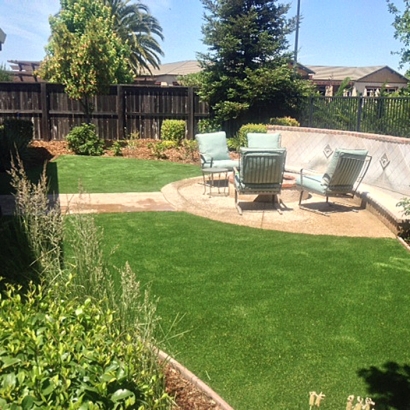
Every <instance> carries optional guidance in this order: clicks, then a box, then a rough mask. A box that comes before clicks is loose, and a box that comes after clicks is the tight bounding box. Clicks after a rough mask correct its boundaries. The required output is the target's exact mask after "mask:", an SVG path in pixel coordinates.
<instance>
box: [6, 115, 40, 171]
mask: <svg viewBox="0 0 410 410" xmlns="http://www.w3.org/2000/svg"><path fill="white" fill-rule="evenodd" d="M32 139H33V123H32V122H31V121H27V120H19V119H14V118H13V119H5V120H4V121H3V125H0V168H2V169H3V170H6V169H9V168H10V165H11V161H12V159H16V158H17V157H19V158H21V159H22V160H23V161H25V160H26V159H28V152H29V151H28V146H29V144H30V142H31V140H32Z"/></svg>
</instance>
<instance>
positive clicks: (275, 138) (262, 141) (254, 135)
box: [246, 132, 282, 148]
mask: <svg viewBox="0 0 410 410" xmlns="http://www.w3.org/2000/svg"><path fill="white" fill-rule="evenodd" d="M246 139H247V140H248V148H281V142H282V136H281V135H280V134H279V133H274V134H270V133H261V132H248V133H247V134H246Z"/></svg>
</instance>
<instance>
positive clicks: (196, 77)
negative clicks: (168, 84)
mask: <svg viewBox="0 0 410 410" xmlns="http://www.w3.org/2000/svg"><path fill="white" fill-rule="evenodd" d="M177 80H178V82H179V83H180V84H181V85H183V86H184V87H200V86H201V85H202V82H203V74H202V73H201V72H198V73H191V74H186V75H181V76H179V77H178V78H177Z"/></svg>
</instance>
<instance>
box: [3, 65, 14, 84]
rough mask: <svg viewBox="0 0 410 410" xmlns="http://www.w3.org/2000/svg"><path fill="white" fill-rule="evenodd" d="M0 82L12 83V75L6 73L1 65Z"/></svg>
mask: <svg viewBox="0 0 410 410" xmlns="http://www.w3.org/2000/svg"><path fill="white" fill-rule="evenodd" d="M0 81H13V78H12V75H11V74H10V73H9V72H8V71H7V67H6V65H5V64H3V63H0Z"/></svg>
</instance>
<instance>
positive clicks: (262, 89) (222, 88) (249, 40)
mask: <svg viewBox="0 0 410 410" xmlns="http://www.w3.org/2000/svg"><path fill="white" fill-rule="evenodd" d="M201 1H202V3H203V5H204V7H205V10H206V12H205V15H204V18H205V24H204V26H203V27H202V33H203V35H204V43H205V44H206V45H207V46H208V48H209V52H208V53H206V54H199V55H198V60H199V63H200V65H201V67H202V69H203V71H202V73H201V77H202V85H201V87H200V90H199V94H200V96H201V97H202V99H203V100H205V101H207V102H208V103H209V104H210V107H211V109H212V110H213V112H214V114H215V116H216V117H217V118H218V119H219V120H220V121H221V122H222V121H226V120H231V119H237V120H238V125H240V123H244V122H249V121H252V122H254V121H266V120H267V119H268V118H269V116H271V117H273V116H279V115H282V114H285V113H286V114H288V115H289V114H290V113H291V112H293V111H294V110H295V109H296V108H297V100H298V99H299V97H300V96H302V95H306V94H307V93H310V92H311V90H312V87H311V85H310V84H309V83H308V82H306V81H303V80H301V79H300V78H298V76H297V75H296V74H295V72H294V70H292V68H291V53H289V52H288V51H287V49H288V42H287V39H286V37H287V35H288V34H289V33H291V32H292V31H293V30H294V28H295V19H287V18H286V17H285V15H286V14H287V13H288V11H289V5H287V4H279V3H278V1H277V0H201Z"/></svg>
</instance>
